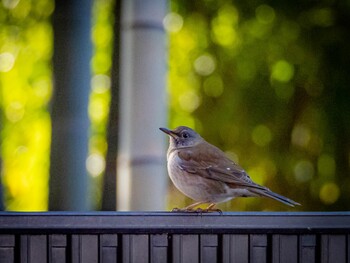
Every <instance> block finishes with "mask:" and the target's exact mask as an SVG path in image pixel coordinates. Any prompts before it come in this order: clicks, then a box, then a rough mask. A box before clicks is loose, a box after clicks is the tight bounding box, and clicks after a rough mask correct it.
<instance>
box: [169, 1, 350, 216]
mask: <svg viewBox="0 0 350 263" xmlns="http://www.w3.org/2000/svg"><path fill="white" fill-rule="evenodd" d="M172 3H173V11H174V12H176V16H177V17H181V27H178V29H177V30H175V31H174V32H172V33H171V34H170V73H169V90H170V110H171V117H170V124H171V126H172V127H174V126H177V125H188V124H192V125H193V126H192V127H194V128H195V129H197V130H198V131H200V132H201V133H202V135H203V136H204V137H205V138H206V139H207V140H208V141H210V142H211V143H214V144H215V145H217V146H219V147H220V148H222V149H224V150H225V151H227V152H228V153H234V154H233V155H232V156H236V157H235V158H237V157H238V158H239V160H240V163H241V164H242V166H243V167H244V168H245V169H247V170H248V172H251V175H252V177H254V178H253V179H255V178H257V179H256V180H257V181H258V182H261V183H266V184H267V185H272V186H274V187H275V190H276V191H278V190H280V191H281V193H282V194H283V193H284V194H285V195H288V194H289V193H290V197H292V196H293V194H294V196H299V195H300V193H301V192H303V193H304V194H305V196H310V200H309V199H307V200H305V201H304V203H303V208H302V209H309V207H313V208H315V207H322V208H324V207H326V206H331V205H335V204H336V205H337V207H340V206H341V204H339V200H340V199H341V197H343V198H344V196H345V195H346V194H345V192H347V193H349V190H346V191H344V189H347V188H346V187H345V186H344V187H339V186H338V185H337V183H338V181H337V180H339V179H337V178H342V177H344V176H345V175H343V174H337V173H338V172H339V171H343V173H345V174H346V171H349V165H348V164H347V162H348V159H349V158H348V156H349V149H348V148H347V149H345V148H346V147H348V146H344V147H345V148H344V149H343V145H342V143H339V141H340V140H341V139H340V138H337V137H335V134H337V135H338V136H341V137H342V138H343V141H344V140H345V141H346V139H345V138H346V136H349V134H348V132H349V130H348V129H345V127H346V126H349V125H348V124H349V122H348V121H347V122H346V121H344V119H346V112H349V104H348V103H347V104H346V105H347V106H346V105H345V104H344V103H345V101H344V103H343V104H342V105H339V102H340V101H341V100H339V98H340V97H341V96H340V97H339V95H338V93H339V92H340V91H341V93H342V94H345V93H346V92H345V90H347V88H346V87H345V86H346V85H347V84H346V83H348V82H349V81H346V78H347V75H346V74H343V73H344V72H345V71H343V70H340V68H342V67H343V66H341V65H342V64H339V63H344V65H348V64H346V63H348V60H347V59H345V57H346V56H345V53H344V52H345V50H348V49H347V48H346V47H347V46H348V45H347V40H346V39H347V37H345V36H346V34H347V35H349V34H348V33H349V32H348V31H346V30H345V28H344V25H342V24H339V22H340V21H339V20H338V17H339V16H340V15H343V17H342V19H347V18H348V17H347V16H345V13H344V12H342V11H340V10H339V7H338V6H337V5H333V4H332V3H330V2H329V3H328V4H326V3H324V4H323V5H322V6H320V5H319V4H317V3H313V2H308V1H306V2H305V3H304V2H303V5H302V7H299V6H297V5H300V4H301V3H300V2H298V3H295V4H294V3H293V8H290V6H289V5H288V4H286V5H285V4H283V5H280V4H277V3H256V2H252V1H244V2H233V1H230V0H224V1H205V3H203V4H202V5H198V4H197V3H193V2H187V1H182V0H174V1H172ZM295 5H296V6H295ZM194 17H196V18H199V19H198V23H197V24H196V26H195V27H194V26H193V18H194ZM345 17H346V18H345ZM343 21H345V20H343ZM337 23H338V24H337ZM331 27H334V29H335V30H332V33H331V34H330V31H326V30H327V28H331ZM322 30H324V31H322ZM344 30H345V31H346V32H347V33H346V32H345V31H344ZM341 39H343V41H342V40H341ZM335 43H336V44H335ZM327 45H328V46H327ZM332 45H333V46H332ZM330 47H332V48H330ZM334 47H337V48H334ZM335 50H339V54H343V55H339V54H338V53H337V52H336V51H335ZM340 51H341V52H340ZM335 54H338V57H334V55H335ZM203 56H204V57H203ZM206 56H208V57H206ZM344 56H345V57H344ZM199 58H201V60H199ZM210 58H212V60H211V59H210ZM213 62H214V63H215V64H214V63H213ZM214 65H215V69H214ZM332 65H333V66H337V65H339V69H338V70H333V69H332ZM334 74H335V75H334ZM332 75H334V77H331V76H332ZM335 76H336V77H335ZM332 80H333V81H332ZM335 83H337V84H335ZM344 85H345V86H344ZM340 87H342V88H341V89H340ZM190 94H191V95H190ZM327 94H328V96H327ZM329 95H331V97H330V96H329ZM184 98H186V100H184ZM343 98H344V96H343ZM198 101H200V103H198ZM179 102H181V103H179ZM340 108H341V109H342V110H340ZM348 115H349V113H348ZM347 119H349V118H348V117H347ZM188 120H190V121H188ZM338 121H339V127H343V128H339V127H338ZM342 122H343V124H341V123H342ZM346 123H347V124H346ZM345 134H347V135H345ZM336 141H338V143H337V144H335V142H336ZM340 153H342V154H341V155H339V154H340ZM337 154H338V155H337ZM340 156H343V157H342V158H340ZM238 158H237V159H238ZM261 160H269V162H270V163H273V164H274V165H273V167H274V168H273V169H272V170H273V174H275V175H276V176H275V177H274V179H273V180H272V178H271V177H266V178H265V175H266V171H267V170H265V169H263V168H262V167H261V166H260V165H259V163H260V162H261ZM344 160H346V161H345V164H344ZM339 162H340V163H339ZM340 167H342V168H340ZM345 167H346V168H345ZM272 170H271V172H272ZM267 173H268V172H267ZM277 175H278V176H277ZM343 181H346V180H345V179H344V180H343ZM286 182H288V184H290V185H291V186H292V187H288V186H287V184H286ZM347 185H350V183H349V180H348V181H347ZM243 202H244V203H243ZM246 202H247V201H246V200H244V201H242V202H241V201H236V202H234V205H236V206H235V207H230V204H226V205H224V207H225V209H227V208H228V209H230V208H233V209H249V208H255V209H259V207H260V206H257V202H256V201H249V202H247V203H246ZM237 204H238V205H237ZM324 205H325V206H324ZM343 206H344V204H343ZM347 207H348V206H347ZM269 209H280V208H279V207H277V206H273V205H271V206H269Z"/></svg>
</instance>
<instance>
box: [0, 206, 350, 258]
mask: <svg viewBox="0 0 350 263" xmlns="http://www.w3.org/2000/svg"><path fill="white" fill-rule="evenodd" d="M349 259H350V213H349V212H338V213H313V212H310V213H223V214H219V213H218V214H216V213H213V214H196V213H193V214H182V213H165V212H160V213H139V212H137V213H136V212H123V213H118V212H99V213H98V212H96V213H72V212H69V213H67V212H47V213H6V212H3V213H0V262H1V263H17V262H20V263H46V262H49V263H52V262H53V263H66V262H72V263H82V262H84V263H95V262H102V263H112V262H113V263H116V262H117V263H118V262H122V263H136V262H137V263H143V262H144V263H146V262H147V263H148V262H150V263H159V262H172V263H215V262H224V263H228V262H231V263H233V262H234V263H237V262H238V263H248V262H249V263H264V262H265V263H267V262H273V263H282V262H283V263H289V262H299V263H316V262H321V263H333V262H337V263H350V261H349Z"/></svg>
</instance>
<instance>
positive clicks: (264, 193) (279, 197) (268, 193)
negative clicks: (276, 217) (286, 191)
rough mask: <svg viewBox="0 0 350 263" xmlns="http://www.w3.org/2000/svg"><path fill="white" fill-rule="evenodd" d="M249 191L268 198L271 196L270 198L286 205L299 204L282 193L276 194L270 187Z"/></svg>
mask: <svg viewBox="0 0 350 263" xmlns="http://www.w3.org/2000/svg"><path fill="white" fill-rule="evenodd" d="M249 190H250V191H251V192H253V193H255V194H257V195H260V196H265V197H269V198H272V199H275V200H276V201H279V202H281V203H284V204H286V205H289V206H292V207H294V206H296V205H301V204H299V203H297V202H295V201H293V200H292V199H289V198H287V197H284V196H283V195H279V194H276V193H274V192H272V191H271V190H270V189H267V188H266V189H264V190H262V189H255V188H253V189H249Z"/></svg>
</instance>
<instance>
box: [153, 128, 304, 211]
mask: <svg viewBox="0 0 350 263" xmlns="http://www.w3.org/2000/svg"><path fill="white" fill-rule="evenodd" d="M159 129H160V130H161V131H162V132H164V133H166V134H167V135H169V137H170V141H169V148H168V151H167V170H168V174H169V177H170V179H171V181H172V182H173V184H174V185H175V187H176V188H177V189H178V190H180V192H182V193H183V194H184V195H186V196H188V197H189V198H191V199H193V200H194V201H195V203H193V204H191V205H189V206H187V207H185V208H182V209H179V208H174V209H173V211H181V212H196V211H200V212H214V211H217V212H221V210H220V209H216V208H215V206H216V204H218V203H222V202H227V201H229V200H231V199H234V198H236V197H269V198H272V199H274V200H277V201H279V202H282V203H284V204H286V205H289V206H292V207H294V206H296V205H300V204H299V203H297V202H295V201H293V200H291V199H289V198H287V197H284V196H282V195H280V194H277V193H275V192H272V191H271V190H270V189H269V188H267V187H264V186H261V185H259V184H257V183H254V182H253V180H252V179H251V178H250V177H249V175H248V174H247V172H246V171H245V170H244V169H243V168H242V167H241V166H239V165H238V164H237V163H235V162H234V161H232V160H231V159H229V158H228V157H227V155H226V154H225V153H224V152H223V151H221V150H220V149H219V148H218V147H216V146H214V145H212V144H210V143H208V142H207V141H206V140H204V139H203V138H202V137H201V136H200V135H199V134H198V133H197V132H195V131H194V130H193V129H191V128H189V127H186V126H179V127H177V128H175V129H173V130H170V129H167V128H159ZM202 204H209V205H208V206H207V208H206V209H201V208H197V209H195V208H196V207H198V206H199V205H202Z"/></svg>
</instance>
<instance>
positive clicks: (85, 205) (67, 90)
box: [49, 0, 92, 210]
mask: <svg viewBox="0 0 350 263" xmlns="http://www.w3.org/2000/svg"><path fill="white" fill-rule="evenodd" d="M91 8H92V3H91V0H72V1H64V0H57V1H56V2H55V13H54V17H53V29H54V55H53V67H54V96H53V100H52V114H51V117H52V141H51V162H50V163H51V167H50V195H49V209H50V210H87V209H89V208H90V202H89V200H88V176H87V172H86V168H85V161H86V156H87V151H88V129H89V118H88V115H87V108H88V100H89V92H90V59H91V50H92V48H91V46H92V45H91V37H90V30H91V25H90V23H91Z"/></svg>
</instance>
